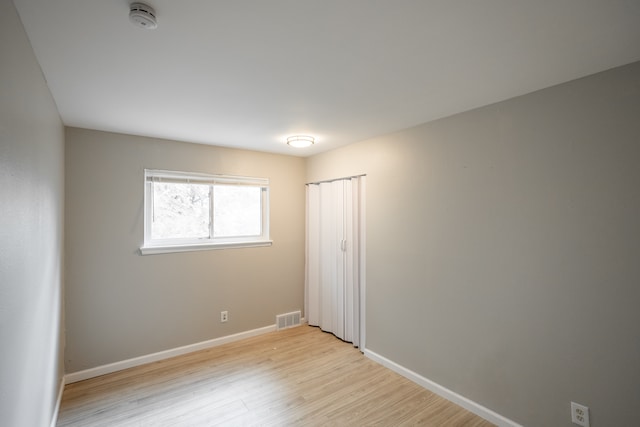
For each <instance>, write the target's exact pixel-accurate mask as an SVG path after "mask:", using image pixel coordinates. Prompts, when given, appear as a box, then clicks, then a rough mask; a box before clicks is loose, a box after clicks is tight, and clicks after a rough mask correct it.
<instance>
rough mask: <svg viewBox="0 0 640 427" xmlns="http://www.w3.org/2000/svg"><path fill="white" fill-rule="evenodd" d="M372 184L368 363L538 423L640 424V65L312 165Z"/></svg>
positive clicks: (319, 172)
mask: <svg viewBox="0 0 640 427" xmlns="http://www.w3.org/2000/svg"><path fill="white" fill-rule="evenodd" d="M359 173H366V174H367V175H368V178H367V280H368V283H367V347H368V348H369V349H370V350H372V351H374V352H376V353H379V354H381V355H383V356H385V357H387V358H389V359H391V360H393V361H395V362H397V363H399V364H401V365H403V366H405V367H407V368H409V369H411V370H413V371H415V372H417V373H419V374H421V375H423V376H424V377H427V378H429V379H431V380H433V381H435V382H437V383H439V384H441V385H443V386H445V387H447V388H449V389H451V390H453V391H455V392H457V393H459V394H461V395H463V396H466V397H468V398H470V399H472V400H474V401H476V402H478V403H480V404H482V405H484V406H486V407H488V408H490V409H492V410H494V411H496V412H498V413H500V414H502V415H504V416H506V417H508V418H511V419H513V420H515V421H517V422H519V423H522V424H524V425H527V426H570V425H572V424H571V421H570V409H569V402H570V401H572V400H573V401H576V402H579V403H582V404H585V405H587V406H589V407H590V408H591V421H592V424H591V425H592V426H594V427H598V426H623V425H624V426H630V425H640V412H639V411H638V404H639V402H640V327H639V325H640V189H639V185H640V63H635V64H631V65H629V66H626V67H622V68H618V69H614V70H610V71H607V72H604V73H601V74H597V75H594V76H590V77H587V78H584V79H580V80H576V81H573V82H570V83H567V84H563V85H560V86H556V87H552V88H549V89H546V90H542V91H539V92H535V93H532V94H529V95H526V96H522V97H518V98H515V99H512V100H509V101H505V102H501V103H498V104H495V105H491V106H487V107H484V108H480V109H477V110H473V111H469V112H466V113H463V114H459V115H456V116H453V117H450V118H446V119H442V120H437V121H434V122H431V123H428V124H424V125H421V126H418V127H415V128H412V129H408V130H405V131H401V132H398V133H395V134H392V135H387V136H382V137H379V138H375V139H372V140H369V141H364V142H362V143H357V144H354V145H351V146H347V147H345V148H342V149H338V150H335V151H332V152H329V153H325V154H321V155H318V156H314V157H311V158H310V159H308V162H307V180H308V181H315V180H321V179H329V178H335V177H339V176H345V175H351V174H359Z"/></svg>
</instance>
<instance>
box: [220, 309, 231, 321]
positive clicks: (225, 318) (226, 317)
mask: <svg viewBox="0 0 640 427" xmlns="http://www.w3.org/2000/svg"><path fill="white" fill-rule="evenodd" d="M228 320H229V312H228V311H221V312H220V323H224V322H227V321H228Z"/></svg>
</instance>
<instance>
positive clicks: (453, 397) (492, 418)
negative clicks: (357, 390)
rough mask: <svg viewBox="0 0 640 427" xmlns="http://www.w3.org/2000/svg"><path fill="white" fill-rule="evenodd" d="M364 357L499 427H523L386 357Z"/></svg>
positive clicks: (369, 354)
mask: <svg viewBox="0 0 640 427" xmlns="http://www.w3.org/2000/svg"><path fill="white" fill-rule="evenodd" d="M364 355H365V356H367V357H368V358H369V359H371V360H373V361H374V362H377V363H379V364H381V365H382V366H385V367H387V368H389V369H391V370H392V371H394V372H396V373H398V374H400V375H402V376H403V377H405V378H407V379H409V380H411V381H413V382H414V383H416V384H418V385H420V386H422V387H424V388H426V389H427V390H429V391H432V392H433V393H435V394H437V395H438V396H441V397H443V398H445V399H447V400H449V401H450V402H453V403H455V404H456V405H458V406H461V407H463V408H464V409H466V410H467V411H470V412H473V413H474V414H476V415H477V416H479V417H482V418H484V419H485V420H487V421H489V422H492V423H494V424H495V425H497V426H498V427H522V426H521V425H520V424H518V423H516V422H515V421H512V420H510V419H508V418H506V417H504V416H502V415H500V414H498V413H496V412H493V411H492V410H491V409H489V408H485V407H484V406H482V405H480V404H479V403H476V402H474V401H473V400H470V399H467V398H466V397H464V396H461V395H459V394H458V393H456V392H454V391H451V390H449V389H448V388H446V387H443V386H441V385H440V384H438V383H435V382H433V381H431V380H430V379H428V378H425V377H423V376H422V375H420V374H417V373H415V372H413V371H412V370H410V369H407V368H405V367H404V366H401V365H398V364H397V363H395V362H393V361H391V360H389V359H387V358H386V357H384V356H381V355H379V354H377V353H375V352H373V351H371V350H369V349H366V348H365V349H364Z"/></svg>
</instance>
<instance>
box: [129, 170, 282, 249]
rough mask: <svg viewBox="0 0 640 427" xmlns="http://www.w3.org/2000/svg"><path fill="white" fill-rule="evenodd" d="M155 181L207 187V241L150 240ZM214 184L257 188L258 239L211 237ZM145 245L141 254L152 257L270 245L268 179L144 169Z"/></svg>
mask: <svg viewBox="0 0 640 427" xmlns="http://www.w3.org/2000/svg"><path fill="white" fill-rule="evenodd" d="M154 182H171V183H177V184H204V185H209V186H210V187H209V197H210V206H211V208H210V209H209V220H210V226H209V237H208V238H170V239H153V238H152V234H151V231H152V230H151V226H152V215H153V184H154ZM215 185H238V186H247V187H260V194H261V219H262V221H261V234H260V235H259V236H238V237H225V238H221V237H217V238H216V237H213V231H212V229H213V225H212V224H213V216H214V210H213V193H212V187H213V186H215ZM143 219H144V243H143V245H142V246H141V247H140V253H141V254H142V255H153V254H161V253H172V252H190V251H201V250H211V249H228V248H253V247H263V246H271V244H272V243H273V241H272V240H271V239H270V235H269V179H268V178H254V177H246V176H233V175H209V174H204V173H196V172H181V171H170V170H162V169H145V170H144V218H143Z"/></svg>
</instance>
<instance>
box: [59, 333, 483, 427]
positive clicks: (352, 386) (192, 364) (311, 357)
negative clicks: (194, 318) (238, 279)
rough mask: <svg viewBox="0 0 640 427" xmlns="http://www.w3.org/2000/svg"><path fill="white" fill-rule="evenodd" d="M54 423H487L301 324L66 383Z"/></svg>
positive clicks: (473, 425) (473, 426)
mask: <svg viewBox="0 0 640 427" xmlns="http://www.w3.org/2000/svg"><path fill="white" fill-rule="evenodd" d="M57 425H58V426H60V427H62V426H83V427H87V426H213V425H232V426H235V425H247V426H254V425H255V426H262V425H264V426H324V425H333V426H410V425H411V426H413V425H424V426H469V427H485V426H492V425H493V424H491V423H489V422H488V421H485V420H483V419H482V418H479V417H477V416H476V415H474V414H472V413H470V412H468V411H466V410H464V409H462V408H460V407H459V406H456V405H454V404H453V403H451V402H448V401H447V400H445V399H443V398H441V397H439V396H437V395H435V394H433V393H431V392H429V391H427V390H425V389H423V388H422V387H420V386H418V385H416V384H414V383H413V382H411V381H409V380H407V379H405V378H404V377H402V376H400V375H398V374H396V373H395V372H393V371H391V370H389V369H387V368H385V367H383V366H381V365H378V364H377V363H375V362H373V361H371V360H369V359H367V358H366V357H365V356H364V355H362V353H360V352H359V351H358V350H357V349H355V348H353V347H352V346H351V345H350V344H346V343H343V342H342V341H340V340H338V339H337V338H335V337H334V336H333V335H330V334H326V333H324V332H322V331H320V330H319V329H317V328H313V327H309V326H301V327H297V328H292V329H287V330H284V331H280V332H272V333H269V334H265V335H261V336H258V337H254V338H249V339H246V340H243V341H238V342H235V343H230V344H226V345H222V346H219V347H214V348H211V349H208V350H202V351H198V352H195V353H191V354H187V355H184V356H179V357H175V358H172V359H167V360H163V361H160V362H155V363H150V364H148V365H144V366H138V367H135V368H131V369H127V370H124V371H120V372H116V373H113V374H109V375H103V376H101V377H97V378H92V379H89V380H85V381H80V382H77V383H74V384H69V385H67V386H66V387H65V389H64V393H63V397H62V405H61V408H60V414H59V418H58V424H57Z"/></svg>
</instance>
